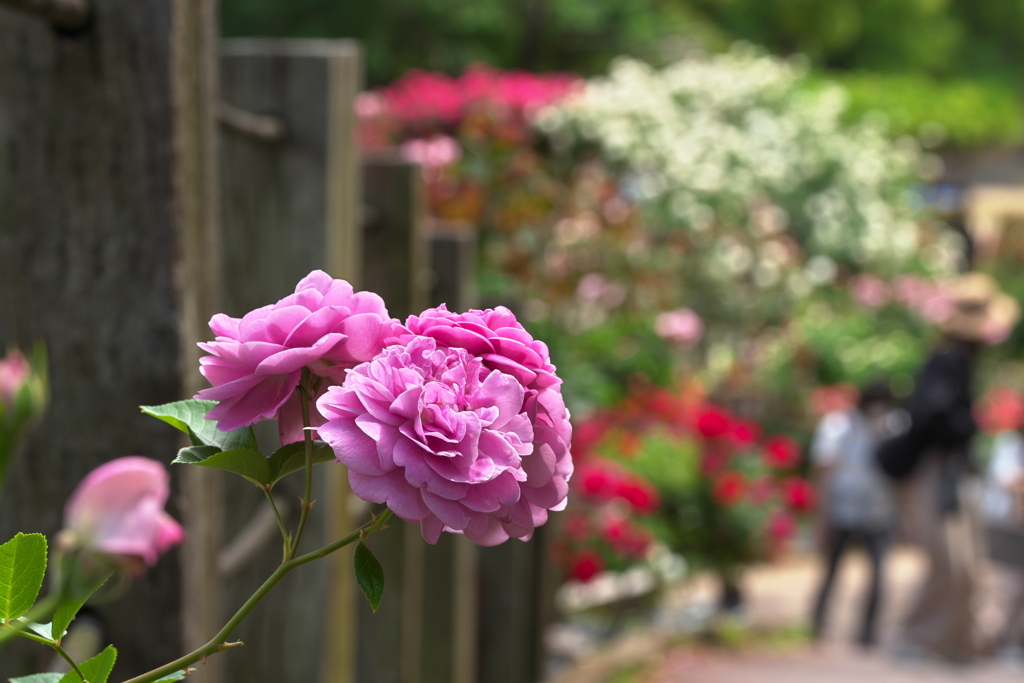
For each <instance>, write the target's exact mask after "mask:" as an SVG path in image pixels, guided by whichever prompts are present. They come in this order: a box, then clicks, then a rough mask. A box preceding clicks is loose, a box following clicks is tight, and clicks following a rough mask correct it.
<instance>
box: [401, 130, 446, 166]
mask: <svg viewBox="0 0 1024 683" xmlns="http://www.w3.org/2000/svg"><path fill="white" fill-rule="evenodd" d="M399 150H400V152H401V154H402V158H404V159H406V160H407V161H412V162H414V163H417V164H419V165H420V166H422V167H423V170H424V171H434V170H437V169H439V168H444V167H445V166H447V165H448V164H452V163H454V162H456V161H458V160H459V158H460V157H461V156H462V147H460V146H459V143H458V142H457V141H456V140H455V138H452V137H449V136H447V135H435V136H433V137H431V138H427V139H419V138H417V139H415V140H406V141H405V142H403V143H402V146H401V147H400V148H399Z"/></svg>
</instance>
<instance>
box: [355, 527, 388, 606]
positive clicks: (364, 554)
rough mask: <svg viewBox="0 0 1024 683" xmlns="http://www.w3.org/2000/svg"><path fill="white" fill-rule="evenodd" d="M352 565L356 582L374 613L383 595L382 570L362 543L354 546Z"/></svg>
mask: <svg viewBox="0 0 1024 683" xmlns="http://www.w3.org/2000/svg"><path fill="white" fill-rule="evenodd" d="M353 564H354V565H355V569H356V581H357V582H359V587H360V588H362V589H363V593H364V594H365V595H366V599H367V600H369V601H370V609H372V610H373V611H374V612H376V611H377V608H378V607H380V598H381V596H382V595H384V569H383V567H381V566H380V562H378V561H377V558H376V557H374V556H373V553H372V552H370V549H369V548H367V547H366V544H365V543H363V542H362V541H359V545H357V546H356V552H355V555H354V557H353Z"/></svg>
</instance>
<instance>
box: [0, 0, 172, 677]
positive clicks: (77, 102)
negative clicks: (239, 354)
mask: <svg viewBox="0 0 1024 683" xmlns="http://www.w3.org/2000/svg"><path fill="white" fill-rule="evenodd" d="M90 4H91V5H92V7H93V8H94V9H95V15H94V18H93V22H92V25H91V28H90V30H89V31H88V32H86V33H83V34H81V35H78V36H75V37H68V36H62V35H59V34H58V33H57V32H56V31H54V30H53V28H52V27H51V26H49V25H47V24H46V23H45V22H44V21H42V20H40V19H39V18H36V17H32V16H25V15H22V14H19V13H16V12H13V11H10V10H8V9H3V10H0V150H2V151H0V349H3V348H6V346H7V345H8V344H18V345H21V346H23V347H29V346H30V345H31V344H32V343H33V342H36V341H43V342H45V343H46V344H47V347H48V350H49V362H50V381H51V389H52V392H51V403H50V407H49V410H48V411H47V413H46V415H45V416H44V418H43V422H42V423H41V424H40V426H39V428H38V429H37V430H36V431H35V432H33V433H32V434H31V435H30V437H29V438H28V440H27V441H26V443H25V447H24V448H23V449H22V451H21V453H20V457H18V458H17V459H16V460H15V462H14V463H13V465H12V467H11V470H10V479H9V481H8V483H7V486H6V488H5V490H4V496H3V499H2V501H0V539H2V540H6V539H8V538H10V537H11V536H12V535H13V534H14V533H15V532H16V531H26V532H28V531H31V532H42V533H45V534H47V535H51V538H52V534H54V533H56V532H57V531H58V530H59V529H60V526H61V523H62V515H63V501H65V500H66V499H67V497H68V495H69V494H70V493H71V491H72V489H73V488H74V487H75V486H76V485H77V484H78V482H79V481H80V480H81V478H82V477H83V476H84V475H85V474H86V473H87V472H89V471H90V470H92V469H93V468H95V467H97V466H98V465H100V464H102V463H103V462H106V461H108V460H111V459H113V458H115V457H118V456H123V455H130V454H137V455H145V456H149V457H153V458H156V459H158V460H161V461H163V462H168V461H169V460H171V459H172V458H173V454H174V453H175V450H176V448H177V443H178V441H177V435H176V433H175V432H174V430H170V429H168V428H167V426H166V425H164V424H162V423H160V422H159V421H157V420H153V419H152V418H148V417H146V416H144V415H142V414H141V413H140V412H139V410H138V406H139V405H140V404H154V403H155V404H159V403H164V402H168V401H174V400H177V399H179V398H181V396H182V391H183V389H182V384H181V368H180V358H181V350H182V345H183V343H184V342H183V341H182V339H181V337H180V335H179V327H178V294H177V288H178V285H179V283H180V282H181V279H182V274H181V273H180V272H177V271H176V254H177V253H178V250H179V243H178V230H177V227H178V209H179V205H178V198H179V197H178V195H177V190H176V179H175V167H176V164H177V161H176V159H177V152H176V149H175V137H174V132H175V129H176V125H177V124H176V123H175V120H174V117H175V109H174V106H173V94H174V89H173V83H172V73H173V72H174V66H173V60H174V56H173V53H172V43H171V33H172V29H173V27H174V23H173V17H172V3H171V2H170V0H92V1H91V2H90ZM178 474H179V473H177V472H174V476H175V477H177V475H178ZM180 490H181V489H180V481H177V480H176V481H175V483H174V491H175V494H177V492H178V491H180ZM178 502H180V501H178V500H174V501H172V514H174V515H176V516H178V515H180V514H181V512H182V510H181V508H180V507H179V506H178V505H177V503H178ZM179 557H180V555H179V551H178V550H175V551H172V552H171V553H169V554H168V555H166V556H165V557H164V558H163V559H162V560H161V561H160V562H159V563H158V564H157V566H155V567H153V568H151V569H150V570H148V571H147V572H146V573H145V574H144V575H143V576H140V577H139V578H138V579H137V580H135V581H133V582H131V583H129V584H126V585H125V587H124V588H125V591H124V593H123V594H122V595H121V597H120V598H118V599H116V600H114V601H113V602H110V603H107V604H105V605H99V606H97V607H96V610H97V611H98V612H99V614H100V615H101V618H102V620H103V623H104V631H105V633H104V635H105V637H106V638H107V639H108V640H109V641H110V642H115V643H116V644H117V647H118V650H119V656H118V662H117V667H116V669H115V671H114V673H113V679H115V680H124V679H125V678H128V677H130V676H132V675H135V674H137V673H142V672H143V671H145V670H147V669H149V668H152V667H154V666H158V665H160V664H162V663H164V662H166V661H169V660H170V659H173V658H174V657H177V656H179V655H180V654H181V649H182V644H181V621H180V581H181V574H180V566H179V563H178V558H179ZM20 645H21V643H13V644H10V645H5V646H4V649H3V654H2V655H0V680H4V681H6V680H7V679H8V677H12V676H19V675H26V674H29V673H34V672H38V671H40V670H42V667H41V666H39V664H40V663H42V664H44V665H45V663H46V662H47V661H48V660H49V658H50V656H51V654H52V653H51V652H49V651H48V650H46V648H40V647H38V645H37V644H35V643H30V642H27V641H26V642H25V645H26V646H27V647H25V648H22V647H20ZM40 658H41V659H42V662H40Z"/></svg>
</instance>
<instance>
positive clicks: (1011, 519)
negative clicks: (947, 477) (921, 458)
mask: <svg viewBox="0 0 1024 683" xmlns="http://www.w3.org/2000/svg"><path fill="white" fill-rule="evenodd" d="M981 515H982V518H983V519H984V520H985V521H986V522H987V523H988V524H990V525H993V526H997V527H1002V528H1009V529H1015V530H1017V531H1018V532H1020V531H1021V530H1024V435H1022V434H1021V427H1018V428H1017V429H1007V430H1004V431H1001V432H999V433H998V434H996V436H995V439H994V440H993V443H992V457H991V459H990V461H989V464H988V468H987V470H986V473H985V486H984V491H983V493H982V498H981ZM1006 569H1007V573H1008V576H1007V579H1008V582H1007V583H1008V592H1007V593H1006V594H1004V595H1001V596H999V597H998V600H999V604H1000V606H1001V607H1002V608H1003V609H1004V611H1005V614H1006V623H1005V625H1004V627H1003V631H1002V634H1001V635H1000V637H999V638H998V640H997V643H996V644H997V646H998V647H999V648H1000V650H1001V653H1002V656H1003V657H1004V658H1005V659H1006V660H1007V661H1009V662H1011V663H1014V664H1017V665H1020V664H1024V566H1021V565H1019V564H1018V565H1010V566H1007V567H1006Z"/></svg>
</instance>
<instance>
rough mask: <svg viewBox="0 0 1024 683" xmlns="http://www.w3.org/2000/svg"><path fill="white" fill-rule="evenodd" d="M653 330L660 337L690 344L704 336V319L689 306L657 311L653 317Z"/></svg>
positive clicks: (682, 343) (681, 343)
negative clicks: (656, 315)
mask: <svg viewBox="0 0 1024 683" xmlns="http://www.w3.org/2000/svg"><path fill="white" fill-rule="evenodd" d="M654 331H655V332H657V334H658V336H659V337H661V338H662V339H667V340H669V341H671V342H674V343H676V344H679V345H680V346H692V345H693V344H696V343H697V342H698V341H700V338H701V337H702V336H704V321H702V320H701V319H700V316H699V315H697V314H696V313H694V312H693V311H692V310H691V309H689V308H677V309H676V310H674V311H668V312H666V313H659V314H658V317H657V318H655V319H654Z"/></svg>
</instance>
